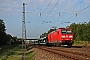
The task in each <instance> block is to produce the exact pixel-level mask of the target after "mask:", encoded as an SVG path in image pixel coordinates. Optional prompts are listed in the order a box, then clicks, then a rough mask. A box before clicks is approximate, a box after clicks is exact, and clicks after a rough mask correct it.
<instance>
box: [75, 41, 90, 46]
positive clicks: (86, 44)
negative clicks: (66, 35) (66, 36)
mask: <svg viewBox="0 0 90 60" xmlns="http://www.w3.org/2000/svg"><path fill="white" fill-rule="evenodd" d="M74 45H75V46H85V47H86V46H90V42H89V41H74Z"/></svg>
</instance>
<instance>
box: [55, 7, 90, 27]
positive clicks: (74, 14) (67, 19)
mask: <svg viewBox="0 0 90 60" xmlns="http://www.w3.org/2000/svg"><path fill="white" fill-rule="evenodd" d="M89 7H90V5H89V6H87V7H85V8H83V9H82V10H80V11H79V12H78V13H77V14H79V13H80V12H82V11H84V10H85V9H87V8H89ZM74 16H76V14H74V15H72V16H71V17H69V18H68V19H66V20H65V21H67V20H69V19H71V18H73V17H74ZM58 25H60V24H58ZM58 25H57V26H58Z"/></svg>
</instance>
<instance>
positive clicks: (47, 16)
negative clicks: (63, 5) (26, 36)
mask: <svg viewBox="0 0 90 60" xmlns="http://www.w3.org/2000/svg"><path fill="white" fill-rule="evenodd" d="M51 1H52V0H51ZM50 3H51V2H50ZM50 3H49V4H50ZM58 3H59V0H58V1H57V2H56V4H55V5H54V7H53V8H52V9H51V11H50V12H49V14H48V15H47V16H46V18H45V19H44V20H43V21H46V19H47V18H48V16H49V15H50V13H51V12H52V11H53V9H54V8H55V7H56V5H57V4H58ZM42 24H43V23H42ZM42 24H41V25H40V26H42ZM40 26H38V27H37V29H36V30H38V29H39V28H40ZM34 33H35V32H34Z"/></svg>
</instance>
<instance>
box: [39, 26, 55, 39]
mask: <svg viewBox="0 0 90 60" xmlns="http://www.w3.org/2000/svg"><path fill="white" fill-rule="evenodd" d="M55 30H56V26H53V27H52V28H51V29H50V30H49V31H48V32H45V33H43V34H42V35H40V38H43V37H47V35H48V34H49V33H51V32H53V31H55Z"/></svg>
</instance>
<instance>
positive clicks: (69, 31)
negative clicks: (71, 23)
mask: <svg viewBox="0 0 90 60" xmlns="http://www.w3.org/2000/svg"><path fill="white" fill-rule="evenodd" d="M71 33H72V31H71V30H62V34H71Z"/></svg>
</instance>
